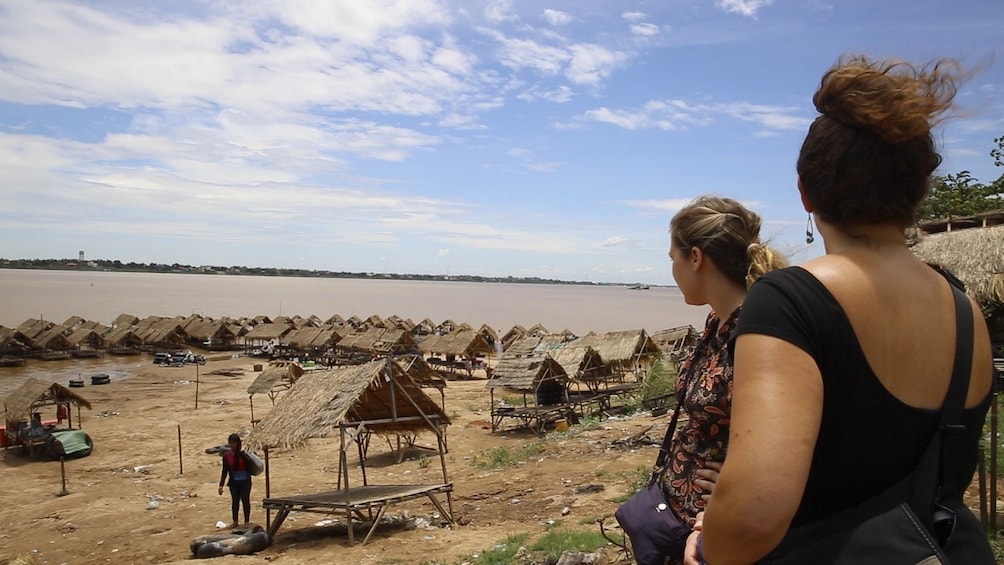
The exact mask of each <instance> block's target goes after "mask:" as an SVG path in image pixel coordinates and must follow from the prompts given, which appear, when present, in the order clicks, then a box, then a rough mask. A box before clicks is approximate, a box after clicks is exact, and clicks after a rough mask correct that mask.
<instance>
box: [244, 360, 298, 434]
mask: <svg viewBox="0 0 1004 565" xmlns="http://www.w3.org/2000/svg"><path fill="white" fill-rule="evenodd" d="M301 376H303V367H300V364H299V363H293V362H292V361H278V360H276V361H270V362H269V363H268V365H266V366H265V369H264V370H263V371H262V372H261V373H259V374H258V376H257V377H255V380H254V381H253V382H252V383H251V385H250V386H248V402H250V404H251V425H255V424H257V423H258V420H257V419H256V418H255V417H254V395H256V394H262V393H264V394H267V395H268V398H269V400H271V401H272V406H275V398H276V397H277V396H279V393H281V392H283V391H286V390H289V388H290V387H292V386H293V384H294V383H295V382H296V381H297V380H299V378H300V377H301Z"/></svg>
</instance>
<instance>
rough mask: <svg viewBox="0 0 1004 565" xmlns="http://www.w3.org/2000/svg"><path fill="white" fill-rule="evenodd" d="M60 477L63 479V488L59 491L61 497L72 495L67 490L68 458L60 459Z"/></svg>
mask: <svg viewBox="0 0 1004 565" xmlns="http://www.w3.org/2000/svg"><path fill="white" fill-rule="evenodd" d="M59 475H60V478H61V480H62V482H63V487H62V489H61V490H60V491H59V496H66V495H68V494H70V491H68V490H66V458H65V457H60V458H59Z"/></svg>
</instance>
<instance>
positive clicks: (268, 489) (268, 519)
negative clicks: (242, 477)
mask: <svg viewBox="0 0 1004 565" xmlns="http://www.w3.org/2000/svg"><path fill="white" fill-rule="evenodd" d="M264 451H265V498H271V497H272V481H271V473H270V469H269V464H268V447H265V448H264ZM271 528H272V509H271V508H267V509H265V529H266V530H269V529H271Z"/></svg>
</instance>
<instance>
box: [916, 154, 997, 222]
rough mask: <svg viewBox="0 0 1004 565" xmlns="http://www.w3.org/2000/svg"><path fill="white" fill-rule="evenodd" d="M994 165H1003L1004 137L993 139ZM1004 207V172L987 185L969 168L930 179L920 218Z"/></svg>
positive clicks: (969, 213) (930, 218) (967, 214)
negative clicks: (975, 177) (929, 186)
mask: <svg viewBox="0 0 1004 565" xmlns="http://www.w3.org/2000/svg"><path fill="white" fill-rule="evenodd" d="M990 157H991V158H993V160H994V165H995V166H997V167H1004V136H1001V137H998V138H995V139H994V148H993V149H992V150H991V151H990ZM1002 208H1004V174H1002V175H1001V176H999V177H997V180H995V181H993V182H990V183H989V184H984V183H982V182H980V181H979V180H977V179H974V178H973V176H972V174H971V173H970V172H969V171H961V172H959V173H955V174H947V175H944V176H941V175H935V176H934V177H932V178H931V190H930V192H929V193H928V194H927V197H926V198H925V199H924V201H923V202H922V203H921V206H920V210H919V212H918V221H921V222H923V221H926V220H940V219H943V218H949V217H959V216H972V215H975V214H980V213H982V212H990V211H993V210H1000V209H1002Z"/></svg>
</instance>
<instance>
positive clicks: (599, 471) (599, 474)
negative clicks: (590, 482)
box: [594, 469, 610, 479]
mask: <svg viewBox="0 0 1004 565" xmlns="http://www.w3.org/2000/svg"><path fill="white" fill-rule="evenodd" d="M594 474H595V475H596V478H597V479H605V478H606V477H609V476H610V471H608V470H606V469H597V470H596V471H595V473H594Z"/></svg>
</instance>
